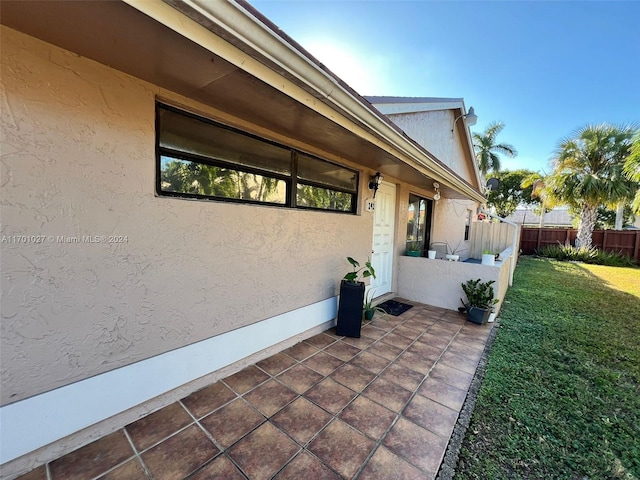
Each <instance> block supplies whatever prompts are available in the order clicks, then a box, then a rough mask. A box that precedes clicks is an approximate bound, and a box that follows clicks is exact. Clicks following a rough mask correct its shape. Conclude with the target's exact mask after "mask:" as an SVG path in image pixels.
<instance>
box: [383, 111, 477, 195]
mask: <svg viewBox="0 0 640 480" xmlns="http://www.w3.org/2000/svg"><path fill="white" fill-rule="evenodd" d="M388 116H389V118H391V119H392V120H393V122H394V123H395V124H396V125H398V126H399V127H400V128H402V130H404V131H405V132H406V134H407V135H409V136H410V137H411V138H413V139H414V140H415V141H417V142H418V143H419V144H420V145H422V146H423V147H425V148H426V149H427V150H429V151H430V152H431V153H433V154H434V155H435V156H436V157H437V158H438V159H439V160H440V161H442V162H443V163H445V164H446V165H447V166H449V167H450V168H451V169H452V170H454V171H455V172H456V173H457V174H458V175H460V176H461V177H462V178H464V179H465V180H467V181H468V182H469V183H472V184H473V183H474V180H473V178H474V175H473V174H472V172H471V168H470V165H469V163H468V162H467V161H466V160H465V156H464V148H463V144H462V143H461V139H460V136H459V135H458V130H457V128H456V129H454V132H453V134H452V133H451V128H452V125H453V121H454V116H453V110H435V111H431V112H414V113H396V114H391V115H388ZM461 121H462V120H458V122H461Z"/></svg>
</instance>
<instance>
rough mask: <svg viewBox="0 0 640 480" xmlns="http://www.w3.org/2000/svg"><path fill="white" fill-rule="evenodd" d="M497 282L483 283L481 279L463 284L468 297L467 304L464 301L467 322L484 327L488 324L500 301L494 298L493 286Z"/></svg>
mask: <svg viewBox="0 0 640 480" xmlns="http://www.w3.org/2000/svg"><path fill="white" fill-rule="evenodd" d="M494 283H495V281H493V280H489V281H487V282H483V281H482V280H481V279H480V278H478V279H477V280H468V281H467V282H465V283H463V284H462V290H464V293H465V295H466V296H467V303H465V302H464V301H462V299H460V301H461V302H462V304H463V305H464V307H465V309H466V311H467V320H469V321H470V322H473V323H476V324H478V325H483V324H485V323H487V320H488V319H489V315H491V312H492V311H493V306H494V305H495V304H496V303H498V300H497V299H495V298H493V297H494V292H493V284H494Z"/></svg>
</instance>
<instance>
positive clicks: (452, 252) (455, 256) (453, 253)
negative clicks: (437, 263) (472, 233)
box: [445, 242, 461, 262]
mask: <svg viewBox="0 0 640 480" xmlns="http://www.w3.org/2000/svg"><path fill="white" fill-rule="evenodd" d="M445 243H446V245H447V254H446V255H445V258H446V259H447V260H449V261H450V262H457V261H458V260H460V253H459V252H460V251H461V248H460V243H461V242H458V244H457V245H456V246H455V247H453V248H452V247H451V245H449V242H445Z"/></svg>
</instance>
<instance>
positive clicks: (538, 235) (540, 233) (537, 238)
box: [536, 227, 542, 250]
mask: <svg viewBox="0 0 640 480" xmlns="http://www.w3.org/2000/svg"><path fill="white" fill-rule="evenodd" d="M537 231H538V234H537V236H536V250H540V237H541V236H542V229H541V228H540V227H538V229H537Z"/></svg>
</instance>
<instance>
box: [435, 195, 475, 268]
mask: <svg viewBox="0 0 640 480" xmlns="http://www.w3.org/2000/svg"><path fill="white" fill-rule="evenodd" d="M477 208H478V204H477V203H476V202H473V201H471V200H460V199H450V198H441V199H440V200H439V201H437V202H435V205H434V213H433V230H432V234H431V240H432V242H446V243H448V244H449V247H450V248H451V249H452V250H453V249H456V247H457V252H456V254H457V255H460V258H461V259H462V260H465V259H467V258H469V256H470V254H471V241H470V240H465V239H464V232H465V225H466V223H467V218H468V215H469V213H468V211H469V210H471V214H472V220H473V219H475V217H476V215H475V214H476V210H477ZM470 238H471V237H470Z"/></svg>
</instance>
